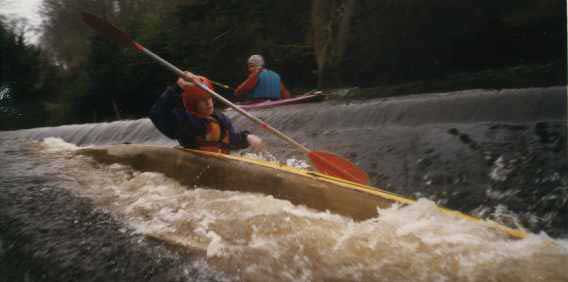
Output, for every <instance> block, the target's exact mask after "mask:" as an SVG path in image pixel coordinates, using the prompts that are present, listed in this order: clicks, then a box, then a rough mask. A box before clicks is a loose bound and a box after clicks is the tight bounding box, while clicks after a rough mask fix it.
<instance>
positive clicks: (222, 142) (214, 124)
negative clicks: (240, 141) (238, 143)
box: [196, 116, 230, 154]
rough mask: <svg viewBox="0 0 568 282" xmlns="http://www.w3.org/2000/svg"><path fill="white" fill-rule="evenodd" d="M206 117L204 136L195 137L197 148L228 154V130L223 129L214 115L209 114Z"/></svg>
mask: <svg viewBox="0 0 568 282" xmlns="http://www.w3.org/2000/svg"><path fill="white" fill-rule="evenodd" d="M207 119H208V120H209V123H208V124H207V132H206V133H205V136H198V137H196V143H197V146H198V150H202V151H208V152H215V153H224V154H229V153H230V150H229V144H230V141H229V131H228V130H227V129H223V128H222V127H221V125H220V124H219V121H218V120H217V119H215V118H214V117H212V116H209V117H207Z"/></svg>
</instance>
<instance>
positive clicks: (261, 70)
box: [235, 55, 290, 100]
mask: <svg viewBox="0 0 568 282" xmlns="http://www.w3.org/2000/svg"><path fill="white" fill-rule="evenodd" d="M247 65H248V71H249V76H248V78H247V79H246V80H245V81H244V82H243V83H241V84H240V85H239V86H238V87H237V89H235V96H243V95H247V97H248V98H249V99H250V100H279V99H287V98H290V93H289V92H288V89H286V87H285V86H284V83H282V80H281V79H280V75H278V74H277V73H276V72H274V71H272V70H269V69H267V68H265V67H264V58H263V57H262V56H261V55H252V56H250V58H249V59H248V61H247Z"/></svg>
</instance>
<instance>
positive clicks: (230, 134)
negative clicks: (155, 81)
mask: <svg viewBox="0 0 568 282" xmlns="http://www.w3.org/2000/svg"><path fill="white" fill-rule="evenodd" d="M186 74H187V76H188V78H194V79H198V80H199V81H200V82H202V83H203V84H205V85H206V86H207V87H209V88H210V89H213V86H212V84H211V82H210V81H209V80H208V79H207V78H206V77H203V76H196V75H194V74H192V73H190V72H186ZM181 105H183V106H181ZM150 119H151V120H152V122H153V123H154V126H156V128H158V130H160V132H162V133H163V134H164V135H166V136H168V137H169V138H171V139H176V140H178V142H179V144H180V145H182V146H183V147H185V148H191V149H198V150H204V151H210V152H220V153H225V154H228V153H230V150H239V149H244V148H246V147H248V146H252V147H253V148H254V149H256V150H262V147H263V142H262V140H261V139H260V138H259V137H257V136H255V135H252V134H250V133H249V132H248V131H242V132H235V130H234V128H233V125H232V122H231V120H229V118H227V117H226V116H225V115H224V114H223V113H221V112H219V111H215V108H214V104H213V99H212V97H211V96H210V95H209V93H207V92H206V91H204V90H202V89H200V88H199V87H197V86H196V85H195V84H193V83H191V82H188V81H186V80H185V79H183V78H179V79H178V80H177V83H176V85H173V86H170V87H168V88H166V90H165V91H164V92H163V93H162V95H161V96H160V97H159V98H158V100H157V101H156V102H155V103H154V105H153V106H152V109H151V110H150Z"/></svg>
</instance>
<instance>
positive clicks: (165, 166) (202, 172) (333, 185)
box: [78, 144, 527, 239]
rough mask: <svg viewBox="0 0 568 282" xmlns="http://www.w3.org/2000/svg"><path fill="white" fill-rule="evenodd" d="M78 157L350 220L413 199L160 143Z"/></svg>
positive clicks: (516, 233) (514, 232)
mask: <svg viewBox="0 0 568 282" xmlns="http://www.w3.org/2000/svg"><path fill="white" fill-rule="evenodd" d="M78 153H79V154H82V155H87V156H91V157H92V158H94V159H95V160H96V161H98V162H102V163H107V164H113V163H121V164H126V165H129V166H131V167H133V168H134V169H137V170H140V171H153V172H160V173H163V174H165V175H166V176H168V177H170V178H173V179H175V180H177V181H179V182H180V183H181V184H183V185H185V186H187V187H197V186H199V187H207V188H211V189H217V190H226V191H240V192H249V193H262V194H266V195H272V196H273V197H275V198H278V199H283V200H288V201H290V202H292V203H293V204H296V205H304V206H307V207H309V208H312V209H315V210H320V211H330V212H334V213H337V214H340V215H343V216H348V217H351V218H353V219H354V220H366V219H370V218H374V217H376V216H377V215H378V214H377V207H380V208H382V209H384V208H388V207H390V206H392V205H393V204H399V205H409V204H412V203H414V202H415V200H412V199H408V198H405V197H403V196H400V195H397V194H394V193H391V192H388V191H384V190H382V189H379V188H376V187H371V186H367V185H362V184H359V183H355V182H350V181H347V180H343V179H339V178H335V177H332V176H328V175H324V174H321V173H318V172H314V171H310V170H305V169H299V168H293V167H289V166H286V165H282V164H278V163H273V162H267V161H262V160H256V159H250V158H243V157H240V156H235V155H225V154H220V153H211V152H204V151H197V150H191V149H184V148H180V147H175V148H172V147H166V146H158V145H135V144H123V145H110V146H104V147H92V148H85V149H81V150H79V151H78ZM439 209H440V210H441V211H442V212H443V213H445V214H448V215H450V216H452V217H455V218H456V219H462V220H467V221H473V222H476V223H479V224H483V225H486V226H489V227H490V228H493V229H495V230H497V231H499V232H503V233H504V234H505V235H507V236H509V237H511V238H514V239H519V238H524V237H526V236H527V234H526V233H525V232H524V231H522V230H519V229H512V228H509V227H507V226H504V225H500V224H497V223H495V222H491V221H484V220H481V219H479V218H476V217H473V216H469V215H466V214H463V213H461V212H458V211H452V210H448V209H445V208H441V207H439Z"/></svg>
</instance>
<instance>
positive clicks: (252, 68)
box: [247, 64, 260, 73]
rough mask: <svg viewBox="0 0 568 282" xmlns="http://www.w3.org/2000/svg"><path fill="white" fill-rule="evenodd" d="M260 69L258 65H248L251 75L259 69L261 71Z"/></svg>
mask: <svg viewBox="0 0 568 282" xmlns="http://www.w3.org/2000/svg"><path fill="white" fill-rule="evenodd" d="M259 68H260V67H259V66H257V65H253V64H248V65H247V69H248V71H249V73H251V72H254V71H256V70H257V69H259Z"/></svg>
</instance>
